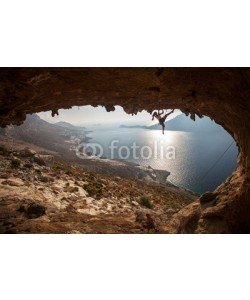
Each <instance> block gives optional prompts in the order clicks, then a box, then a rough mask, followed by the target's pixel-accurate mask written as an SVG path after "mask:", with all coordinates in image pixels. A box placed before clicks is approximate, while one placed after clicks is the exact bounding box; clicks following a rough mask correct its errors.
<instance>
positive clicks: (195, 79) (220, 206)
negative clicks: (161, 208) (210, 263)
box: [0, 68, 250, 233]
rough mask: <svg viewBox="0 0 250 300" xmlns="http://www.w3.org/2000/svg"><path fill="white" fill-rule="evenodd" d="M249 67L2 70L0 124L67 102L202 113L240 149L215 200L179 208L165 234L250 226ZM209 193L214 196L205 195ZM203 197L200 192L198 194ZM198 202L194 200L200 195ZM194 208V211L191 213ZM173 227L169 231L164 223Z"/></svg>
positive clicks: (241, 229)
mask: <svg viewBox="0 0 250 300" xmlns="http://www.w3.org/2000/svg"><path fill="white" fill-rule="evenodd" d="M249 98H250V69H249V68H19V69H17V68H7V69H1V71H0V124H1V125H2V126H5V125H7V124H10V123H13V124H20V123H22V122H23V120H24V119H25V115H26V114H27V113H34V112H39V111H45V110H51V111H52V114H53V115H55V114H56V113H57V112H58V109H60V108H70V107H72V106H73V105H87V104H91V105H94V106H96V105H104V106H105V107H106V109H107V110H108V111H112V110H114V106H115V105H121V106H122V107H123V108H124V109H125V111H126V112H127V113H137V112H138V111H141V110H143V109H146V110H148V111H149V112H151V111H153V110H154V109H161V108H178V109H180V110H182V112H184V113H186V114H189V115H190V117H191V118H192V119H195V117H197V116H202V115H206V116H209V117H210V118H212V119H214V120H215V121H216V122H217V123H218V124H220V125H222V126H223V127H224V128H225V129H226V130H227V131H228V132H229V133H230V134H231V135H232V136H233V137H234V139H235V140H236V142H237V145H238V147H239V157H238V164H239V166H238V169H237V170H236V171H235V172H234V173H233V174H232V176H231V177H230V178H229V179H228V181H227V182H226V183H224V184H222V185H221V186H220V187H219V188H218V189H217V190H216V191H215V193H216V197H215V198H216V199H215V201H208V202H207V203H206V205H205V206H204V205H203V203H200V204H199V207H198V208H196V206H195V207H193V206H192V207H189V208H188V211H189V213H187V211H183V214H185V216H186V217H185V219H186V218H187V219H188V218H189V217H188V215H189V216H190V220H194V219H195V220H196V221H195V222H194V221H192V222H191V223H192V226H190V227H189V225H188V224H189V222H178V221H177V220H179V219H178V218H180V219H182V217H181V214H182V212H180V214H179V215H176V216H175V221H176V222H171V224H175V228H173V226H172V225H171V224H167V225H166V226H167V227H168V230H169V231H170V232H176V231H178V232H208V233H209V232H218V233H219V232H249V231H250V215H249V211H250V201H249V176H250V172H249V154H250V136H249V132H250V123H249V113H250V102H249ZM212 198H213V197H212ZM203 200H204V198H203ZM203 200H201V202H202V201H203ZM196 210H198V211H199V214H198V215H199V217H197V218H194V219H193V215H194V214H195V215H196ZM171 228H172V229H171Z"/></svg>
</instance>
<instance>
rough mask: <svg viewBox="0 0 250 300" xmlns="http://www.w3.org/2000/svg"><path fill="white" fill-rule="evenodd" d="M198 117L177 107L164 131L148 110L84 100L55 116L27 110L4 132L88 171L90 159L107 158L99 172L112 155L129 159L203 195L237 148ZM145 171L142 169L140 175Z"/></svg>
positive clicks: (224, 173)
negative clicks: (112, 107)
mask: <svg viewBox="0 0 250 300" xmlns="http://www.w3.org/2000/svg"><path fill="white" fill-rule="evenodd" d="M163 111H164V114H163V115H165V114H166V113H168V112H169V110H167V109H165V110H163ZM194 117H195V119H196V121H195V120H191V118H190V117H188V116H186V115H185V114H183V113H182V112H181V111H180V110H175V112H174V113H173V114H170V115H169V116H168V118H167V119H166V122H165V126H166V127H165V132H164V134H163V133H162V129H161V126H160V124H159V122H158V121H157V120H154V121H153V120H152V116H151V115H150V114H149V113H147V112H146V111H142V112H140V113H138V114H137V115H133V116H132V115H129V114H127V113H126V112H125V111H124V110H123V108H122V107H120V106H116V107H115V110H114V111H112V112H107V111H106V109H105V108H104V107H100V106H99V107H92V106H83V107H72V108H71V109H61V110H59V111H58V115H57V114H56V115H54V116H52V112H51V111H47V112H40V113H38V114H33V115H28V116H26V121H25V122H24V123H23V124H22V125H20V126H14V127H12V128H11V127H7V128H6V129H4V130H2V132H3V133H4V135H3V136H4V137H5V138H6V137H7V139H8V137H9V139H12V140H16V141H17V142H18V141H19V142H23V143H25V142H26V143H28V144H27V145H32V144H33V145H34V146H39V147H41V148H42V149H44V150H45V151H46V150H48V151H55V152H56V153H58V154H59V156H60V157H61V159H62V160H64V161H65V162H67V161H69V162H71V161H72V163H74V162H77V163H78V164H82V166H83V167H84V165H85V164H87V166H88V169H89V170H90V171H95V169H94V168H93V166H92V167H91V164H93V165H96V163H99V164H101V163H103V166H102V168H101V172H103V173H105V172H106V173H112V172H111V171H110V170H109V169H112V166H111V165H110V164H109V163H108V162H109V160H110V159H111V160H113V162H115V161H127V162H130V163H133V164H136V165H140V166H141V167H144V168H149V169H152V170H157V171H160V172H162V178H159V177H157V178H153V177H152V178H151V179H154V180H156V181H157V182H158V181H159V180H160V182H161V183H162V184H165V181H166V182H167V183H168V184H170V183H171V184H173V185H175V186H177V187H180V188H183V189H185V190H187V191H191V192H192V193H195V194H196V195H202V194H204V193H205V192H208V191H211V192H212V191H214V190H215V189H216V188H217V187H218V186H219V185H220V184H221V183H223V182H224V181H225V180H226V179H227V178H228V177H229V176H230V175H231V174H232V172H233V171H234V170H235V169H236V167H237V155H238V149H237V146H236V143H235V141H234V139H233V138H232V137H231V135H230V134H229V133H227V132H226V131H225V130H224V129H223V128H222V127H221V126H219V125H218V124H216V123H215V122H214V121H212V120H211V119H210V118H208V117H206V116H202V118H199V117H198V116H194ZM50 124H51V125H52V126H51V127H50ZM57 135H58V136H57ZM83 150H84V152H83ZM100 159H101V161H100ZM86 160H88V161H86ZM105 163H106V168H107V170H105ZM113 165H114V163H113ZM113 168H114V166H113ZM116 172H117V174H116V175H117V176H121V177H123V176H124V175H127V174H125V173H126V172H124V171H122V170H120V173H119V172H118V170H116ZM164 172H165V177H164V176H163V173H164ZM127 176H128V177H129V175H127ZM142 176H143V175H142V174H138V179H141V177H142ZM154 176H155V175H154ZM136 178H137V177H136V176H135V177H134V179H136Z"/></svg>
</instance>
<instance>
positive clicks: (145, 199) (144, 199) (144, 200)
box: [140, 196, 153, 208]
mask: <svg viewBox="0 0 250 300" xmlns="http://www.w3.org/2000/svg"><path fill="white" fill-rule="evenodd" d="M140 203H141V205H143V206H145V207H147V208H152V207H153V204H152V202H151V200H150V199H149V198H148V197H147V196H142V197H141V199H140Z"/></svg>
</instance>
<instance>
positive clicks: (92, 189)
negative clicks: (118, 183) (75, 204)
mask: <svg viewBox="0 0 250 300" xmlns="http://www.w3.org/2000/svg"><path fill="white" fill-rule="evenodd" d="M84 189H85V191H86V192H87V193H88V195H89V196H90V197H94V198H95V199H97V200H99V199H101V197H102V195H103V191H102V184H101V183H98V182H89V183H88V184H86V185H84Z"/></svg>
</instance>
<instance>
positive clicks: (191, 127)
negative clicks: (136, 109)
mask: <svg viewBox="0 0 250 300" xmlns="http://www.w3.org/2000/svg"><path fill="white" fill-rule="evenodd" d="M120 128H131V129H132V128H140V129H147V130H161V126H160V125H159V124H155V125H152V126H143V125H131V126H129V125H121V126H120ZM166 129H167V130H171V131H185V132H214V131H218V130H220V126H218V125H217V124H216V123H215V122H211V120H210V118H208V117H203V118H198V117H197V118H196V121H193V120H191V119H190V118H189V117H187V116H186V115H185V114H181V115H178V116H177V117H175V118H174V119H172V120H169V121H167V122H166Z"/></svg>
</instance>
